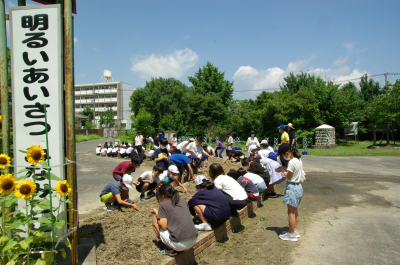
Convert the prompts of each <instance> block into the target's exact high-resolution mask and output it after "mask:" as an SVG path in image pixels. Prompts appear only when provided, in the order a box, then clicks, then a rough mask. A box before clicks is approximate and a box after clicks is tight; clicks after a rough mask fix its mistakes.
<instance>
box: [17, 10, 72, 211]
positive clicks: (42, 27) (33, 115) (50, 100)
mask: <svg viewBox="0 0 400 265" xmlns="http://www.w3.org/2000/svg"><path fill="white" fill-rule="evenodd" d="M9 10H10V31H11V32H10V35H11V71H12V106H13V112H12V113H13V133H14V162H15V165H17V166H28V165H29V164H28V162H26V161H25V154H24V153H21V152H19V150H26V149H28V148H29V147H30V146H31V145H41V146H42V147H43V149H45V148H46V134H45V126H47V130H48V135H49V154H50V157H51V159H50V164H51V166H56V165H61V164H64V163H65V162H64V148H63V147H64V114H63V113H64V102H63V72H62V63H63V60H62V59H63V58H62V55H63V53H62V28H61V18H62V17H61V8H60V5H47V6H22V7H10V8H9ZM45 104H46V110H47V124H46V123H45V118H44V110H43V106H44V105H45ZM38 167H40V165H39V164H38ZM21 169H22V168H17V169H16V172H18V171H19V170H21ZM40 172H41V170H37V174H40ZM51 172H52V173H53V174H55V175H57V176H58V177H60V178H61V179H64V178H65V177H64V167H55V168H52V171H51ZM45 183H46V182H43V184H45ZM43 184H41V187H43ZM55 185H56V181H53V182H52V186H53V187H55ZM54 203H55V205H58V202H56V201H55V202H54Z"/></svg>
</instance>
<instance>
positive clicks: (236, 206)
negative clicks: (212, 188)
mask: <svg viewBox="0 0 400 265" xmlns="http://www.w3.org/2000/svg"><path fill="white" fill-rule="evenodd" d="M222 193H223V194H224V195H225V198H226V200H227V201H228V203H229V206H230V207H231V215H232V216H235V215H237V214H238V211H237V210H240V209H243V208H244V207H246V204H247V199H244V200H240V201H239V200H234V199H232V197H231V196H230V195H228V194H226V193H225V192H223V191H222Z"/></svg>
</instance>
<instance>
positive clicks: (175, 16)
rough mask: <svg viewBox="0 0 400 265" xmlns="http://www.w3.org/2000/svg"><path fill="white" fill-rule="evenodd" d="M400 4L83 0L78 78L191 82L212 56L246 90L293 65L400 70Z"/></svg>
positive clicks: (323, 72)
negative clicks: (106, 72)
mask: <svg viewBox="0 0 400 265" xmlns="http://www.w3.org/2000/svg"><path fill="white" fill-rule="evenodd" d="M5 2H6V6H7V7H8V6H11V5H17V0H9V1H7V0H6V1H5ZM27 2H28V4H34V3H33V2H32V1H30V0H28V1H27ZM399 10H400V1H398V0H395V1H385V0H380V1H356V0H347V1H340V0H335V1H323V0H319V1H311V0H309V1H305V0H298V1H294V0H291V1H289V0H282V1H266V0H264V1H251V0H246V1H245V0H242V1H234V0H231V1H225V0H212V1H209V0H202V1H196V0H194V1H183V0H182V1H181V0H171V1H166V0H164V1H161V0H157V1H156V0H154V1H151V0H146V1H144V0H142V1H135V0H77V12H78V13H77V15H74V17H75V83H76V84H87V83H96V82H100V78H101V76H102V75H103V70H104V69H108V70H110V71H112V75H113V77H114V81H123V82H125V83H129V84H131V85H132V89H135V88H136V87H142V86H144V84H145V82H146V81H148V80H150V78H151V77H160V76H161V77H174V78H177V79H179V80H181V81H182V82H184V83H186V84H187V85H190V82H189V81H188V80H187V77H188V76H192V75H193V74H194V73H195V72H196V71H197V70H198V68H199V67H201V66H203V65H205V64H206V63H207V61H210V62H211V63H212V64H214V65H215V66H217V67H218V68H219V70H220V71H223V72H225V78H226V79H228V80H231V81H234V86H235V90H236V91H239V90H250V91H246V92H235V93H234V98H235V99H244V98H255V97H256V96H257V95H258V94H259V93H260V91H258V90H261V89H273V88H278V87H279V83H282V82H283V77H284V76H286V75H287V74H288V73H290V72H292V71H293V72H294V73H298V72H300V71H310V72H313V73H315V74H317V75H320V76H321V77H323V78H324V79H325V78H326V79H330V80H335V81H340V80H348V79H353V78H358V77H361V76H362V75H363V74H365V73H368V74H369V75H375V74H382V73H384V71H386V72H389V73H400V64H399V59H400V49H399V48H398V47H399V43H400V32H399V31H400V30H399V25H400V18H399V16H398V12H399ZM399 78H400V75H397V76H396V75H389V76H388V80H389V81H390V82H394V81H395V80H396V79H399ZM375 79H376V80H378V81H380V82H381V83H384V77H383V76H378V77H375ZM355 82H357V80H356V81H355Z"/></svg>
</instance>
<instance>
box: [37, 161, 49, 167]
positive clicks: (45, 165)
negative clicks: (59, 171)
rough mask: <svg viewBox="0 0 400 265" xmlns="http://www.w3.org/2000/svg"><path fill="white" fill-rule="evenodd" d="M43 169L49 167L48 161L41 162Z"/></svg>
mask: <svg viewBox="0 0 400 265" xmlns="http://www.w3.org/2000/svg"><path fill="white" fill-rule="evenodd" d="M39 164H40V165H41V166H42V167H47V161H43V162H39Z"/></svg>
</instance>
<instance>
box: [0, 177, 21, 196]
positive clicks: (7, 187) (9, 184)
mask: <svg viewBox="0 0 400 265" xmlns="http://www.w3.org/2000/svg"><path fill="white" fill-rule="evenodd" d="M14 178H15V176H14V175H12V174H5V175H1V176H0V193H1V195H6V194H9V193H11V192H13V190H14V188H15V185H17V184H18V181H16V180H15V179H14Z"/></svg>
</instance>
